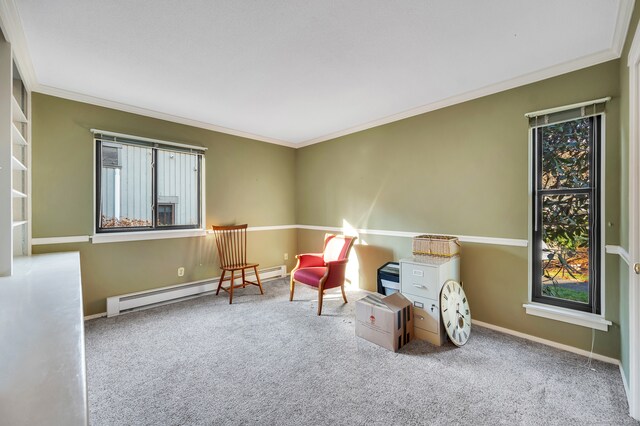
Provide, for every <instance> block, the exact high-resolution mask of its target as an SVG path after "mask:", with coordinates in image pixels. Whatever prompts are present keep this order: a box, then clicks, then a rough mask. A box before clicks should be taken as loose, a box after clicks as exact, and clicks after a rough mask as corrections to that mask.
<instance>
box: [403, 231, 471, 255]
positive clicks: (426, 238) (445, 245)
mask: <svg viewBox="0 0 640 426" xmlns="http://www.w3.org/2000/svg"><path fill="white" fill-rule="evenodd" d="M459 253H460V243H459V242H458V238H457V237H449V236H447V235H418V236H417V237H414V238H413V254H414V255H415V256H440V257H452V256H456V255H457V254H459Z"/></svg>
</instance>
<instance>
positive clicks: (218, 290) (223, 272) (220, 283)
mask: <svg viewBox="0 0 640 426" xmlns="http://www.w3.org/2000/svg"><path fill="white" fill-rule="evenodd" d="M226 273H227V271H225V270H224V269H223V270H222V275H221V276H220V282H219V283H218V289H217V290H216V296H217V295H218V294H220V289H221V288H222V281H223V280H224V274H226Z"/></svg>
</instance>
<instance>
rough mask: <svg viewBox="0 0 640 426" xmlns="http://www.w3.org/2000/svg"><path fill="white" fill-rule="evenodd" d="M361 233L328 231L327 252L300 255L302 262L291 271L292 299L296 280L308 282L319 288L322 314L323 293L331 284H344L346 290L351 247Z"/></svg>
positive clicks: (326, 236) (335, 285)
mask: <svg viewBox="0 0 640 426" xmlns="http://www.w3.org/2000/svg"><path fill="white" fill-rule="evenodd" d="M356 238H357V237H346V236H344V235H332V234H326V235H325V236H324V249H323V253H307V254H299V255H297V256H296V259H298V264H297V265H296V267H295V268H294V269H293V271H291V287H290V293H289V301H292V300H293V292H294V290H295V285H296V283H301V284H306V285H309V286H311V287H315V288H316V289H317V290H318V315H320V314H321V313H322V297H323V296H324V291H325V290H327V289H329V288H335V287H340V289H341V290H342V298H343V299H344V303H347V295H346V294H345V293H344V275H345V272H346V270H347V262H348V261H349V251H350V250H351V247H352V246H353V243H354V242H355V240H356Z"/></svg>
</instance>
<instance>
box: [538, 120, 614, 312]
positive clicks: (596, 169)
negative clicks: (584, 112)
mask: <svg viewBox="0 0 640 426" xmlns="http://www.w3.org/2000/svg"><path fill="white" fill-rule="evenodd" d="M578 119H589V120H591V121H592V125H591V128H592V137H591V141H590V148H591V155H590V157H591V158H590V173H591V179H592V186H590V187H588V188H586V189H585V188H570V189H561V190H539V189H538V188H541V187H542V185H541V180H542V158H541V154H540V150H541V147H542V145H541V144H542V140H541V138H540V137H539V136H540V132H541V129H542V128H544V127H547V126H549V125H554V124H559V122H554V123H551V124H542V125H540V126H536V127H532V128H530V129H529V132H530V133H529V137H530V144H531V150H530V153H531V157H530V161H529V179H530V201H531V209H530V212H531V216H530V219H529V227H530V239H529V240H530V247H531V250H530V257H529V268H530V271H529V282H530V289H529V298H530V299H529V300H530V301H531V302H533V303H537V304H540V305H543V306H549V307H551V308H553V307H556V308H562V309H569V310H571V311H577V312H584V313H587V314H593V315H598V316H604V283H605V281H604V266H605V264H604V252H605V250H604V226H603V225H604V224H603V222H604V205H605V203H604V201H605V198H604V188H605V181H604V165H605V162H604V160H605V114H604V113H598V114H593V115H590V116H585V117H578V118H574V119H571V120H565V121H574V120H578ZM551 194H558V195H561V194H588V195H589V196H590V205H591V207H590V212H589V222H590V225H589V256H590V257H589V282H590V285H589V303H588V304H585V303H580V302H576V301H570V300H566V299H560V298H554V297H550V296H545V295H543V294H542V279H541V274H540V271H541V269H542V262H543V261H542V256H541V252H542V199H543V197H544V196H545V195H551Z"/></svg>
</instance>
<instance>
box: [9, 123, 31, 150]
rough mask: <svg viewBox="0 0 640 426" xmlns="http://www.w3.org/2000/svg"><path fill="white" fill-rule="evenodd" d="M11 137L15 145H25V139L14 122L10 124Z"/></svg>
mask: <svg viewBox="0 0 640 426" xmlns="http://www.w3.org/2000/svg"><path fill="white" fill-rule="evenodd" d="M11 138H12V139H13V143H14V144H16V145H22V146H27V140H26V139H25V138H24V136H22V133H20V130H18V128H17V127H16V125H15V124H13V123H12V124H11Z"/></svg>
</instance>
